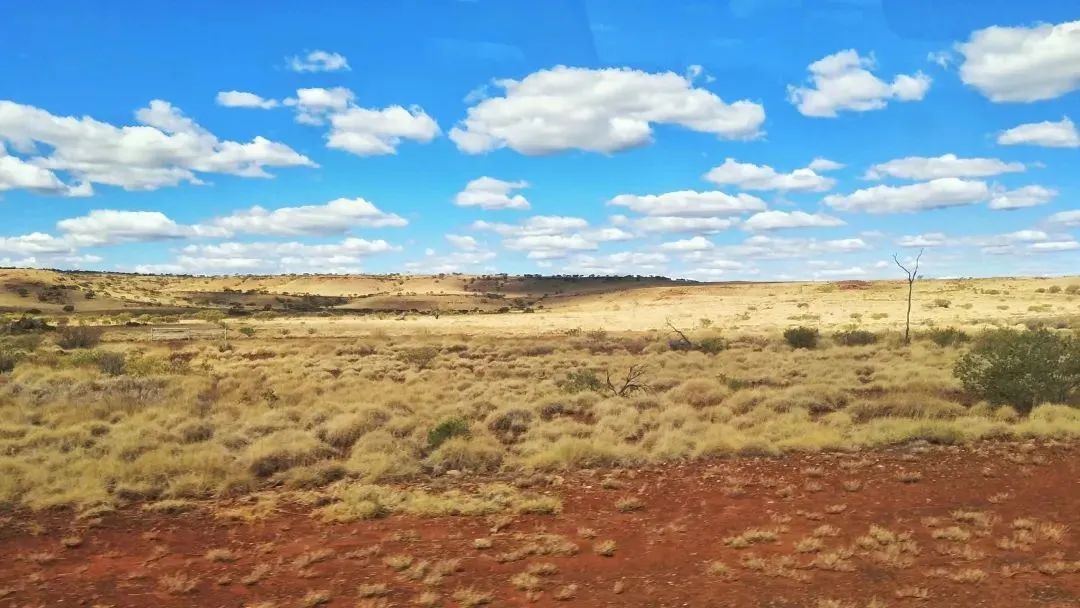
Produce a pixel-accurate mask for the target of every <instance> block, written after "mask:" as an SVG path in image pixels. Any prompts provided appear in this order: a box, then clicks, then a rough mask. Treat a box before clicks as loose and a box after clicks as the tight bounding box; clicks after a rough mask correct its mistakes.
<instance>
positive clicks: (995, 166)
mask: <svg viewBox="0 0 1080 608" xmlns="http://www.w3.org/2000/svg"><path fill="white" fill-rule="evenodd" d="M1025 169H1026V167H1024V164H1023V163H1016V162H1012V163H1007V162H1005V161H1002V160H999V159H996V158H959V157H957V156H956V155H955V154H943V155H941V156H935V157H925V156H908V157H905V158H897V159H895V160H890V161H888V162H885V163H880V164H877V165H874V166H872V167H870V168H869V169H868V170H867V171H866V175H865V178H866V179H883V178H885V177H898V178H901V179H911V180H925V179H937V178H939V177H989V176H992V175H1000V174H1002V173H1016V172H1020V171H1024V170H1025Z"/></svg>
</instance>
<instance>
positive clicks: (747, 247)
mask: <svg viewBox="0 0 1080 608" xmlns="http://www.w3.org/2000/svg"><path fill="white" fill-rule="evenodd" d="M868 248H869V246H868V245H867V244H866V241H864V240H862V239H860V238H847V239H831V240H824V241H821V240H818V239H790V238H780V237H772V236H766V235H760V234H759V235H754V236H751V237H749V238H747V239H746V240H744V241H743V242H742V243H740V244H737V245H729V246H726V247H723V248H721V249H720V250H719V251H720V252H721V253H722V254H724V255H726V256H727V257H732V258H764V259H780V258H805V257H806V256H807V255H810V254H820V253H851V252H855V251H863V250H866V249H868Z"/></svg>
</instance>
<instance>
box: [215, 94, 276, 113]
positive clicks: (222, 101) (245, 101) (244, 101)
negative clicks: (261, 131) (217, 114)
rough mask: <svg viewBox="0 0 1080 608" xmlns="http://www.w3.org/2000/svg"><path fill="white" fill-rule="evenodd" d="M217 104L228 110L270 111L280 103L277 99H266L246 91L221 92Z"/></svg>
mask: <svg viewBox="0 0 1080 608" xmlns="http://www.w3.org/2000/svg"><path fill="white" fill-rule="evenodd" d="M217 104H218V105H219V106H225V107H226V108H257V109H260V110H269V109H270V108H276V107H277V106H278V101H277V100H276V99H264V98H262V97H259V96H258V95H256V94H254V93H247V92H245V91H221V92H220V93H218V94H217Z"/></svg>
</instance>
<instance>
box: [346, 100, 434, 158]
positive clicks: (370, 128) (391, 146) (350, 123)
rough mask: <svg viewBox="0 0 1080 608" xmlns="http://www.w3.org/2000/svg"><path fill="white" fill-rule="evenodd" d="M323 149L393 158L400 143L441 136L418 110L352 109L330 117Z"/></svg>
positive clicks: (432, 121)
mask: <svg viewBox="0 0 1080 608" xmlns="http://www.w3.org/2000/svg"><path fill="white" fill-rule="evenodd" d="M330 125H331V129H330V133H329V134H328V135H327V141H326V147H328V148H335V149H338V150H345V151H346V152H351V153H353V154H356V155H357V156H374V155H378V154H395V153H397V146H398V144H400V143H401V140H403V139H410V140H413V141H417V142H420V143H425V144H426V143H428V142H430V141H431V140H433V139H435V137H437V136H438V135H439V133H441V131H440V130H439V125H438V123H436V122H435V119H433V118H432V117H430V116H428V115H427V113H426V112H424V110H423V109H422V108H420V107H417V106H413V107H411V108H409V109H405V108H403V107H401V106H389V107H387V108H383V109H381V110H372V109H368V108H359V107H352V108H349V109H348V110H345V111H344V112H341V113H340V114H333V115H331V116H330Z"/></svg>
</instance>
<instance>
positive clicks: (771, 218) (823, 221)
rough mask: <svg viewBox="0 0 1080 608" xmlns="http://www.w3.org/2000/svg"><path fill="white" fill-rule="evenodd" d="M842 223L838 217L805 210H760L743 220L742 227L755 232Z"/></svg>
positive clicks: (841, 224) (825, 226)
mask: <svg viewBox="0 0 1080 608" xmlns="http://www.w3.org/2000/svg"><path fill="white" fill-rule="evenodd" d="M843 225H844V220H841V219H840V218H836V217H832V216H831V215H825V214H824V213H806V212H805V211H790V212H789V211H762V212H759V213H755V214H754V215H752V216H750V217H749V218H748V219H747V220H746V221H744V222H743V227H744V228H746V229H747V230H753V231H755V232H759V231H764V230H779V229H781V228H831V227H834V226H843Z"/></svg>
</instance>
